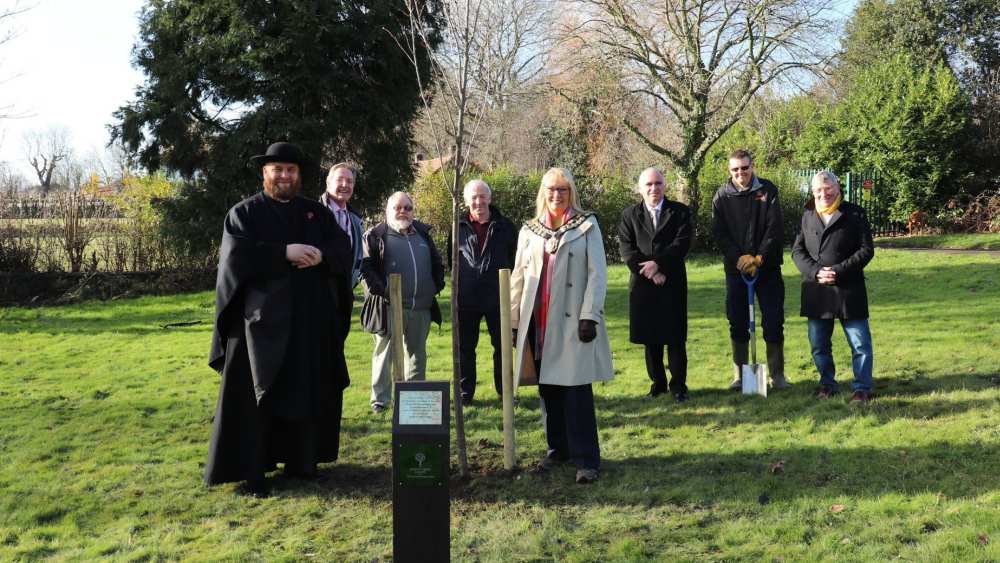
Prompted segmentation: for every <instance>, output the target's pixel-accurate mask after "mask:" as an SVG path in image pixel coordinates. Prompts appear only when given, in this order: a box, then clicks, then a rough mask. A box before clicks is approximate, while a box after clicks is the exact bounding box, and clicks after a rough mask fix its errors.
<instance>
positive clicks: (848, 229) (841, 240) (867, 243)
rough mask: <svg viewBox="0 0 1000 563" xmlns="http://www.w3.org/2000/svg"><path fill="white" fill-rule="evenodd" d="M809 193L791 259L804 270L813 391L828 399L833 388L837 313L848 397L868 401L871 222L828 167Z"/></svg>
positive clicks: (870, 388)
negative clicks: (847, 359) (847, 356)
mask: <svg viewBox="0 0 1000 563" xmlns="http://www.w3.org/2000/svg"><path fill="white" fill-rule="evenodd" d="M812 194H813V197H812V198H811V199H810V200H809V201H808V202H806V209H805V211H804V212H803V214H802V223H801V225H802V229H801V230H800V231H799V234H798V236H797V237H796V238H795V244H793V245H792V260H793V261H794V262H795V265H796V266H797V267H798V269H799V271H800V272H802V309H801V314H802V316H803V317H806V318H807V319H808V322H807V325H808V328H809V344H810V348H811V349H812V357H813V361H814V362H815V364H816V369H817V370H818V371H819V374H820V381H819V382H820V388H819V392H818V393H817V394H816V396H817V398H820V399H828V398H830V397H831V396H833V395H834V394H835V393H837V389H838V385H837V381H836V375H837V367H836V365H835V364H834V361H833V353H832V347H831V342H830V338H831V336H832V334H833V324H834V319H840V325H841V327H842V328H843V329H844V336H846V337H847V343H848V345H850V347H851V366H852V367H853V369H854V381H853V383H852V384H851V388H852V389H853V391H854V394H853V395H852V396H851V402H853V403H861V404H863V403H867V402H868V400H869V399H870V398H871V390H872V362H873V358H874V354H873V352H872V333H871V329H870V327H869V326H868V290H867V288H866V287H865V273H864V269H865V266H867V265H868V263H869V262H871V260H872V258H873V257H874V256H875V245H874V243H873V242H872V231H871V227H870V226H869V224H868V219H867V218H866V217H865V211H864V209H862V208H861V207H859V206H857V205H854V204H853V203H849V202H847V201H844V198H843V195H842V194H841V191H840V180H838V179H837V177H836V176H835V175H834V174H833V173H832V172H829V171H826V170H824V171H821V172H818V173H817V174H816V175H815V176H813V179H812Z"/></svg>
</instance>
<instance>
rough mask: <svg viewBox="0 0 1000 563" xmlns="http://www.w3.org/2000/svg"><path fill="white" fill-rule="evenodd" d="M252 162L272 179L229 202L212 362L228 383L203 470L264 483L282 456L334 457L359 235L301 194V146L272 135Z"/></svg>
mask: <svg viewBox="0 0 1000 563" xmlns="http://www.w3.org/2000/svg"><path fill="white" fill-rule="evenodd" d="M251 162H252V163H253V165H254V166H258V167H260V168H261V170H262V173H263V178H264V191H263V192H260V193H257V194H256V195H253V196H251V197H249V198H247V199H245V200H243V201H241V202H240V203H237V204H236V205H235V206H233V208H232V209H230V210H229V213H228V214H227V215H226V220H225V224H224V226H223V234H222V245H221V247H220V249H219V273H218V279H217V281H216V299H215V306H216V317H215V332H214V334H213V335H212V351H211V355H210V358H209V365H210V366H212V367H213V368H214V369H216V370H218V371H219V372H220V373H221V374H222V384H221V388H220V390H219V401H218V405H217V407H216V411H215V419H214V422H213V425H212V439H211V442H210V444H209V452H208V464H207V465H206V467H205V482H206V483H207V484H209V485H212V484H216V483H224V482H229V481H246V486H245V491H246V492H248V493H250V494H255V495H263V494H267V490H268V489H267V485H266V481H265V477H264V474H265V472H267V471H268V470H270V469H273V468H274V467H275V466H276V465H275V464H276V463H278V462H283V463H284V475H285V476H288V477H292V478H305V479H308V478H314V477H316V464H317V463H321V462H331V461H334V460H336V459H337V452H338V449H339V445H340V415H341V406H342V401H343V391H344V388H345V387H347V385H348V374H347V364H346V363H345V361H344V339H345V338H346V336H347V330H348V327H349V326H350V315H351V307H350V305H351V294H350V287H351V285H350V275H351V245H350V242H349V241H348V239H347V236H346V235H345V234H344V233H343V231H341V230H340V229H339V228H337V225H336V224H335V223H334V219H333V215H331V214H330V213H329V211H327V210H326V209H325V208H324V207H323V206H322V204H320V203H319V202H316V201H311V200H307V199H305V198H302V197H299V195H298V194H299V191H300V189H301V179H300V176H299V168H300V166H302V165H303V163H304V158H303V155H302V152H301V150H300V149H299V148H298V147H297V146H295V145H293V144H290V143H274V144H272V145H271V146H269V147H268V149H267V152H266V153H265V154H263V155H258V156H255V157H253V158H252V159H251Z"/></svg>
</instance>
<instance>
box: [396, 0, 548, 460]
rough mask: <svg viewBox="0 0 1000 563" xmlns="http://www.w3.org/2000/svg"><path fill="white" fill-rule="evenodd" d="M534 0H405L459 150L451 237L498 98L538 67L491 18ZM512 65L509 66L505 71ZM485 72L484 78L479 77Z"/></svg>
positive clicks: (438, 115) (440, 120)
mask: <svg viewBox="0 0 1000 563" xmlns="http://www.w3.org/2000/svg"><path fill="white" fill-rule="evenodd" d="M530 1H532V0H516V1H515V0H438V1H435V0H404V10H406V12H407V13H408V14H409V21H410V25H409V27H408V34H407V35H405V36H399V37H395V39H396V41H397V43H398V44H399V46H400V48H401V49H402V50H403V51H404V52H405V53H406V56H407V57H408V58H409V59H410V62H411V63H412V66H413V69H414V72H415V73H416V76H417V81H418V84H419V86H420V95H421V98H422V100H423V104H424V112H425V119H426V121H427V124H428V128H429V130H430V137H431V143H432V144H433V149H434V150H435V151H436V152H437V154H438V155H439V156H440V157H442V158H445V156H446V155H447V154H452V155H453V157H452V158H451V162H449V163H448V164H449V165H450V167H451V174H442V178H443V179H444V180H443V181H445V182H447V184H448V185H447V189H448V191H449V193H450V194H451V200H452V208H451V217H452V224H451V234H452V236H451V239H452V240H455V241H457V240H458V220H459V217H460V214H459V213H460V212H459V203H460V202H461V201H462V183H463V175H464V174H465V172H466V169H467V165H468V162H469V152H470V149H471V148H472V147H473V146H474V145H475V142H476V139H477V137H478V135H479V133H480V126H481V125H482V124H483V118H484V116H485V115H486V112H487V110H488V108H489V104H490V101H491V99H492V100H493V102H494V103H502V96H503V95H505V93H506V92H509V91H510V89H511V87H512V86H513V85H514V84H519V83H520V81H521V80H522V77H526V76H527V75H526V74H525V73H526V72H528V71H527V69H529V68H530V66H531V65H530V64H524V62H525V61H523V60H522V59H519V58H518V56H517V55H516V53H515V54H511V51H510V46H508V45H505V44H500V43H498V42H497V41H494V40H487V37H488V36H489V30H490V29H491V28H492V26H493V25H494V22H493V21H492V19H491V18H493V17H495V16H496V15H497V14H500V13H502V11H503V10H502V8H501V6H502V5H503V3H504V2H507V3H508V4H510V3H516V4H518V5H522V4H524V5H526V4H527V3H528V2H530ZM431 21H438V22H440V23H441V25H442V28H441V29H440V30H439V33H440V35H439V36H438V35H436V33H437V32H438V29H437V28H436V27H434V26H430V25H428V22H431ZM498 45H500V46H499V47H498ZM424 56H429V58H430V75H427V74H425V73H423V72H422V71H421V68H422V64H421V62H422V58H421V57H424ZM501 59H503V60H501ZM518 61H520V63H519V62H518ZM505 65H506V68H507V70H501V68H503V67H505ZM477 77H479V78H480V79H481V80H479V81H477ZM485 84H492V85H494V87H495V88H496V90H495V91H494V92H492V93H491V92H490V91H489V90H488V88H487V89H484V88H483V86H484V85H485ZM432 100H433V104H432ZM450 252H451V258H452V259H451V263H452V264H458V262H459V257H458V245H457V244H453V245H452V248H451V249H450ZM458 272H459V268H457V267H455V268H452V270H451V287H452V292H451V310H452V316H451V323H452V330H451V335H452V339H451V347H452V369H453V377H452V392H453V396H452V399H453V400H452V403H453V404H454V406H455V435H456V446H457V448H456V449H457V450H458V462H459V471H460V473H461V475H462V476H463V477H464V476H467V475H468V473H469V463H468V455H467V450H466V444H465V419H464V415H463V412H462V401H461V388H460V385H459V381H460V374H461V362H462V360H461V355H460V354H459V333H460V330H459V325H458V315H457V311H458V292H457V288H458V276H459V273H458Z"/></svg>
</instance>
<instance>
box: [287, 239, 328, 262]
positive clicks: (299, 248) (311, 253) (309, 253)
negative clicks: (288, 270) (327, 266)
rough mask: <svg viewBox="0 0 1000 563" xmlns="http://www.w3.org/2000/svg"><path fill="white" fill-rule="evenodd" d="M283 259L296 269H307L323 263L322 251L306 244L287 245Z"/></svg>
mask: <svg viewBox="0 0 1000 563" xmlns="http://www.w3.org/2000/svg"><path fill="white" fill-rule="evenodd" d="M285 258H287V259H288V261H289V262H291V263H292V264H293V265H295V267H296V268H309V267H311V266H315V265H316V264H319V263H320V262H322V261H323V251H321V250H320V249H318V248H316V247H315V246H312V245H308V244H289V245H288V246H286V247H285Z"/></svg>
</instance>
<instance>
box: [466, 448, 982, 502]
mask: <svg viewBox="0 0 1000 563" xmlns="http://www.w3.org/2000/svg"><path fill="white" fill-rule="evenodd" d="M998 455H1000V447H998V446H997V445H996V444H963V445H958V446H956V445H955V444H953V443H950V442H937V443H933V444H931V445H925V446H919V447H906V446H903V447H887V448H879V447H875V446H871V447H863V448H834V447H823V446H801V447H783V448H772V449H768V450H767V451H764V452H740V451H736V452H726V453H690V454H688V453H679V454H676V455H668V456H662V455H651V456H635V457H627V458H617V459H604V460H602V466H601V478H600V480H599V481H598V482H597V483H596V484H594V485H591V486H587V487H581V486H580V485H576V484H575V483H574V482H573V475H574V471H575V468H573V467H572V466H569V465H565V466H560V467H558V468H556V469H554V470H552V471H551V472H548V473H542V474H535V473H532V472H530V471H526V470H524V468H520V469H518V470H515V472H514V473H512V474H511V475H505V474H504V473H502V472H499V471H490V470H485V471H484V470H482V469H480V471H479V473H478V475H474V478H473V479H472V480H471V481H470V482H469V483H468V485H467V486H465V487H463V488H461V489H459V490H455V491H454V492H453V495H454V498H456V499H462V500H466V501H471V502H485V503H492V502H511V501H523V502H528V503H537V504H541V505H548V506H564V505H584V506H587V505H594V506H607V505H619V506H629V505H638V506H642V505H646V506H653V505H656V504H689V503H696V504H700V505H706V504H708V505H711V504H713V503H718V502H725V501H740V502H751V503H753V502H754V501H757V502H760V503H762V504H767V503H771V502H778V501H793V500H795V499H810V498H817V497H818V498H829V497H849V498H856V499H862V498H867V499H875V498H877V497H879V496H883V495H887V494H899V495H903V496H912V495H918V494H933V495H943V496H945V497H949V498H960V497H972V496H976V495H980V494H986V493H990V492H993V491H996V490H997V489H1000V473H998V472H996V471H994V470H993V464H994V461H995V460H996V459H997V456H998ZM779 462H780V467H781V469H780V471H777V472H775V470H774V469H773V468H774V467H775V465H776V464H779Z"/></svg>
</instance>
